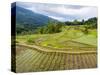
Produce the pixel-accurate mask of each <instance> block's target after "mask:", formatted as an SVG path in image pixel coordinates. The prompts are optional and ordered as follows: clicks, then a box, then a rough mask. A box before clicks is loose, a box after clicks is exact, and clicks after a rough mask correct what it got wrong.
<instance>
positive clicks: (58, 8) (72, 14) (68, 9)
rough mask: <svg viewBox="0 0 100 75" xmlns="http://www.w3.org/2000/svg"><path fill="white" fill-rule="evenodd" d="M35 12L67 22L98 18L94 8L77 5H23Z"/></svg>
mask: <svg viewBox="0 0 100 75" xmlns="http://www.w3.org/2000/svg"><path fill="white" fill-rule="evenodd" d="M25 5H26V6H25ZM20 6H22V7H25V8H27V9H30V10H32V11H33V12H36V13H40V14H43V15H46V16H49V17H51V18H54V19H57V20H61V21H66V20H74V19H78V20H81V19H88V18H91V17H97V8H96V7H92V6H75V5H62V4H61V5H60V4H43V3H39V4H38V3H37V4H33V3H29V4H28V3H25V4H24V5H21V4H20Z"/></svg>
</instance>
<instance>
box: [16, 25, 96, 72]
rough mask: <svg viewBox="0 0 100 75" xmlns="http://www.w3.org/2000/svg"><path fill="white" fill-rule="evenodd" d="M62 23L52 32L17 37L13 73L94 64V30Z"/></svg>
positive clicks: (94, 65) (92, 65) (64, 68)
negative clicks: (14, 71) (14, 70)
mask: <svg viewBox="0 0 100 75" xmlns="http://www.w3.org/2000/svg"><path fill="white" fill-rule="evenodd" d="M82 29H84V28H83V26H78V27H76V26H65V27H63V28H62V32H59V33H54V34H31V35H17V36H16V43H17V47H16V53H17V54H16V72H31V71H51V70H66V69H81V68H83V69H84V68H96V67H97V52H96V49H97V30H96V29H89V30H88V34H86V33H84V32H83V31H82Z"/></svg>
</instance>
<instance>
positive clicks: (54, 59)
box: [16, 46, 97, 72]
mask: <svg viewBox="0 0 100 75" xmlns="http://www.w3.org/2000/svg"><path fill="white" fill-rule="evenodd" d="M91 49H92V48H91ZM95 51H96V50H95ZM96 67H97V53H96V52H90V53H60V52H45V51H41V50H37V49H35V48H34V49H32V48H27V47H23V46H16V72H37V71H54V70H70V69H85V68H96Z"/></svg>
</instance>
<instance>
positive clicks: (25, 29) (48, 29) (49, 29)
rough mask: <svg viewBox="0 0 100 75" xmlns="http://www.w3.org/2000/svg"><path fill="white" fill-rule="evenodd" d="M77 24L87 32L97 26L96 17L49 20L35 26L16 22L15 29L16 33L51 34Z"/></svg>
mask: <svg viewBox="0 0 100 75" xmlns="http://www.w3.org/2000/svg"><path fill="white" fill-rule="evenodd" d="M66 25H67V26H77V25H83V26H84V29H83V30H82V31H83V32H84V33H86V34H87V33H88V29H89V28H97V18H96V17H93V18H90V19H88V20H86V21H85V20H84V19H83V20H82V21H78V20H74V21H67V22H58V21H52V20H49V21H48V23H47V24H45V25H40V26H35V25H32V24H23V25H21V24H17V25H16V26H17V27H16V29H17V30H16V31H17V34H33V33H39V34H48V33H50V34H52V33H58V32H61V28H62V27H64V26H66Z"/></svg>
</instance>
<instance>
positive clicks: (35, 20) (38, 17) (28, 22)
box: [11, 5, 56, 33]
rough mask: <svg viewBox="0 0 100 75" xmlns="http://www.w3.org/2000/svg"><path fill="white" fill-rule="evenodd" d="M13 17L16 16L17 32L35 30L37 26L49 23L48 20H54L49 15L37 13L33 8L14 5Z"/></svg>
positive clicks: (12, 9)
mask: <svg viewBox="0 0 100 75" xmlns="http://www.w3.org/2000/svg"><path fill="white" fill-rule="evenodd" d="M11 13H12V17H14V16H16V26H17V28H16V29H17V33H21V32H22V31H24V32H27V31H32V32H33V31H34V30H35V29H36V28H37V27H40V26H44V25H47V23H48V20H52V21H53V20H54V21H56V20H55V19H52V18H50V17H48V16H45V15H42V14H38V13H35V12H33V11H31V10H28V9H25V8H22V7H19V6H16V5H13V6H12V8H11Z"/></svg>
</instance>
